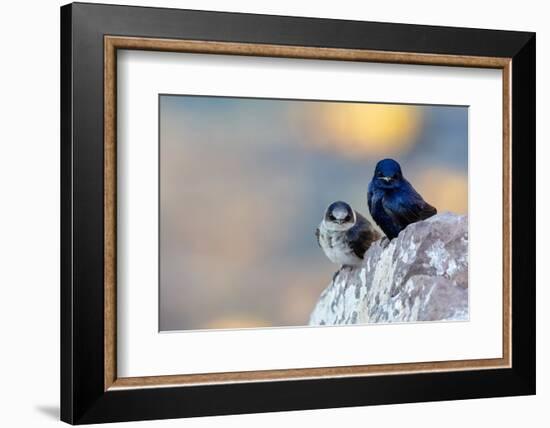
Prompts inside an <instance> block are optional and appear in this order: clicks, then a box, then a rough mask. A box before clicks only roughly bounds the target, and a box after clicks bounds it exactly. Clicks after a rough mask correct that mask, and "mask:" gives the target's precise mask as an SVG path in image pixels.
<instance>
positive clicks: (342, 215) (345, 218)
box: [323, 201, 356, 231]
mask: <svg viewBox="0 0 550 428" xmlns="http://www.w3.org/2000/svg"><path fill="white" fill-rule="evenodd" d="M323 221H324V222H325V226H326V228H327V229H328V230H333V231H345V230H348V229H349V228H350V227H352V226H353V225H354V224H355V221H356V215H355V211H353V210H352V209H351V207H350V206H349V204H347V203H345V202H342V201H336V202H333V203H332V204H330V205H329V206H328V208H327V210H326V211H325V218H324V220H323Z"/></svg>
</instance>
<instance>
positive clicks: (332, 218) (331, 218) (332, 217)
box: [328, 214, 336, 220]
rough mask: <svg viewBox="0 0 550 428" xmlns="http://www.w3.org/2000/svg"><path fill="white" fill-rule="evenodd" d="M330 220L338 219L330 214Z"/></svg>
mask: <svg viewBox="0 0 550 428" xmlns="http://www.w3.org/2000/svg"><path fill="white" fill-rule="evenodd" d="M328 218H329V220H336V217H334V216H333V215H332V214H329V216H328Z"/></svg>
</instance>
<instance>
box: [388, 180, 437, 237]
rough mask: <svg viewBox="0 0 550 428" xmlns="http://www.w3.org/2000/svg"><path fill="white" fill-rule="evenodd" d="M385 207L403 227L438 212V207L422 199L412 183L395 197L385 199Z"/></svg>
mask: <svg viewBox="0 0 550 428" xmlns="http://www.w3.org/2000/svg"><path fill="white" fill-rule="evenodd" d="M384 209H385V210H386V212H387V213H388V214H389V215H390V216H391V217H392V218H393V219H394V220H395V221H396V222H398V223H400V224H401V225H403V227H405V226H407V225H409V224H411V223H415V222H417V221H420V220H426V219H427V218H430V217H432V216H434V215H436V214H437V209H435V208H434V207H433V206H431V205H430V204H429V203H427V202H426V201H425V200H424V199H422V196H420V195H419V194H418V193H417V192H416V190H414V188H413V187H412V186H410V185H409V186H408V188H405V189H403V191H402V192H400V193H399V194H397V195H396V196H395V197H393V198H390V199H387V200H386V199H385V200H384Z"/></svg>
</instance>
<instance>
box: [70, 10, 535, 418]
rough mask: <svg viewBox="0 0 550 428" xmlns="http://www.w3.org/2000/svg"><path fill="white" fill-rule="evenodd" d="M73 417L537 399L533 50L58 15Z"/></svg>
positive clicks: (525, 40) (117, 15) (253, 21)
mask: <svg viewBox="0 0 550 428" xmlns="http://www.w3.org/2000/svg"><path fill="white" fill-rule="evenodd" d="M61 105H62V111H61V131H62V137H61V156H62V159H61V161H62V162H61V167H62V170H61V195H62V206H61V213H62V219H61V222H62V228H61V229H62V234H61V244H62V245H61V247H62V257H61V259H62V264H61V273H62V275H61V276H62V281H61V418H62V420H63V421H66V422H68V423H71V424H85V423H98V422H116V421H129V420H144V419H162V418H177V417H190V416H201V415H222V414H232V413H233V414H235V413H251V412H269V411H281V410H298V409H314V408H327V407H343V406H362V405H373V404H389V403H406V402H418V401H434V400H451V399H464V398H477V397H496V396H510V395H526V394H534V393H535V35H534V34H533V33H527V32H511V31H496V30H481V29H466V28H448V27H434V26H418V25H408V24H390V23H372V22H356V21H340V20H327V19H313V18H296V17H283V16H266V15H250V14H234V13H220V12H205V11H191V10H176V9H160V8H141V7H128V6H113V5H110V6H109V5H92V4H78V3H75V4H70V5H67V6H63V7H62V8H61Z"/></svg>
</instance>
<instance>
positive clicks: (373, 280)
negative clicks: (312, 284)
mask: <svg viewBox="0 0 550 428" xmlns="http://www.w3.org/2000/svg"><path fill="white" fill-rule="evenodd" d="M384 241H385V242H384ZM384 241H377V242H376V243H374V244H373V245H372V246H371V248H369V250H368V251H367V252H366V253H365V256H364V260H363V264H362V266H357V267H353V268H352V267H346V268H343V269H342V270H341V271H340V272H339V273H338V274H337V275H336V276H335V278H334V279H333V281H332V282H331V283H330V285H329V286H328V287H327V288H326V289H325V291H323V293H322V294H321V296H320V297H319V300H318V302H317V304H316V306H315V309H314V310H313V312H312V314H311V316H310V320H309V324H310V325H340V324H363V323H392V322H411V321H450V320H454V321H459V320H460V321H462V320H467V319H468V218H467V217H466V216H463V215H462V216H459V215H456V214H451V213H445V214H438V215H436V216H434V217H431V218H429V219H428V220H425V221H421V222H418V223H414V224H411V225H409V226H408V227H407V228H406V229H405V230H403V231H402V232H401V233H400V234H399V236H398V237H397V238H395V239H394V240H392V241H391V242H390V243H389V244H388V241H387V240H384ZM384 244H386V247H385V248H384Z"/></svg>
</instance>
